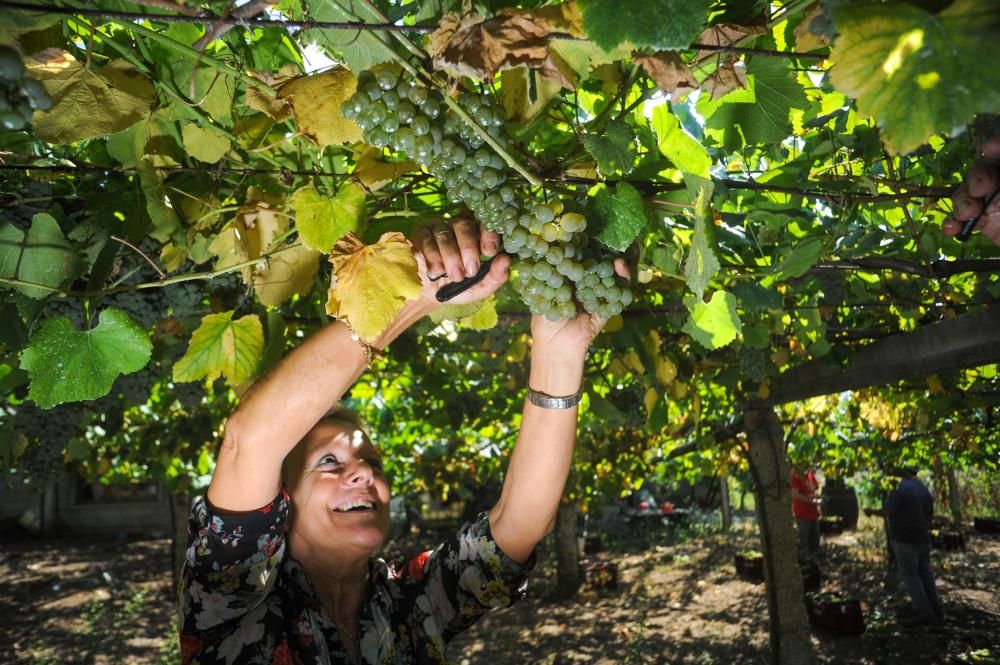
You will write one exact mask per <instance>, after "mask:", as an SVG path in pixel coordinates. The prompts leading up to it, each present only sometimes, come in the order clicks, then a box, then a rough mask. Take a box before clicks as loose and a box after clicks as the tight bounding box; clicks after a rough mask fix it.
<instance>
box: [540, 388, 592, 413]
mask: <svg viewBox="0 0 1000 665" xmlns="http://www.w3.org/2000/svg"><path fill="white" fill-rule="evenodd" d="M582 395H583V388H580V389H579V390H577V391H576V392H575V393H573V394H572V395H566V396H565V397H554V396H552V395H546V394H545V393H540V392H538V391H537V390H532V389H531V388H528V401H529V402H531V403H532V404H534V405H535V406H540V407H541V408H543V409H572V408H573V407H574V406H576V405H577V404H579V403H580V397H581V396H582Z"/></svg>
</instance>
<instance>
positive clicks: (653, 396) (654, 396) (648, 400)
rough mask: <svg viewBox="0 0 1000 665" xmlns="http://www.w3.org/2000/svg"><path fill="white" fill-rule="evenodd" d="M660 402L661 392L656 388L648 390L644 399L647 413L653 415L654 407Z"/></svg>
mask: <svg viewBox="0 0 1000 665" xmlns="http://www.w3.org/2000/svg"><path fill="white" fill-rule="evenodd" d="M659 401H660V392H659V391H658V390H657V389H656V388H647V389H646V394H645V395H643V397H642V402H643V404H645V405H646V413H652V412H653V407H654V406H656V403H657V402H659Z"/></svg>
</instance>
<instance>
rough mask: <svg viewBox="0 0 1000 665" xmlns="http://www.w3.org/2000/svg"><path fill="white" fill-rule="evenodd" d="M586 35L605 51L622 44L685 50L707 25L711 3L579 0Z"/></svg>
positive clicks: (658, 0)
mask: <svg viewBox="0 0 1000 665" xmlns="http://www.w3.org/2000/svg"><path fill="white" fill-rule="evenodd" d="M578 4H579V6H580V10H581V11H582V12H583V25H584V27H585V28H586V30H587V35H588V36H589V37H590V38H591V39H592V40H593V41H594V43H595V44H597V45H598V46H600V47H601V48H602V49H604V50H605V51H611V50H612V49H614V48H615V47H616V46H618V45H619V44H622V43H623V42H630V43H631V44H632V45H633V46H652V47H654V48H658V49H674V50H679V49H685V48H688V47H689V46H690V45H691V42H693V41H694V39H695V37H697V36H698V34H699V33H700V32H701V31H702V29H703V28H704V27H705V23H706V22H707V21H708V8H709V5H710V4H711V3H710V2H709V1H708V0H642V1H641V2H620V1H619V0H579V2H578Z"/></svg>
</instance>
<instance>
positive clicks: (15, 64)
mask: <svg viewBox="0 0 1000 665" xmlns="http://www.w3.org/2000/svg"><path fill="white" fill-rule="evenodd" d="M24 74H25V68H24V62H22V60H21V54H20V53H18V52H17V51H15V50H14V49H12V48H11V47H9V46H0V128H3V129H5V130H8V131H15V132H16V131H18V130H21V129H24V128H25V127H27V126H28V125H29V124H30V123H31V117H32V116H33V115H34V113H35V110H36V109H38V110H40V111H48V110H49V109H50V108H52V99H51V98H50V97H49V95H48V93H46V92H45V88H44V87H42V84H41V83H39V82H38V81H36V80H34V79H29V78H25V77H24Z"/></svg>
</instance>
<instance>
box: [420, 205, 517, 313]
mask: <svg viewBox="0 0 1000 665" xmlns="http://www.w3.org/2000/svg"><path fill="white" fill-rule="evenodd" d="M410 242H411V243H412V244H413V254H414V257H415V258H416V260H417V266H418V269H419V271H420V282H421V284H423V289H424V290H423V295H422V296H421V298H422V299H423V300H424V301H425V302H426V303H427V304H428V306H429V307H431V308H432V309H434V308H437V307H439V306H441V305H442V304H443V303H439V302H438V301H437V298H436V294H437V292H438V290H439V289H440V288H441V287H443V286H445V285H446V284H451V283H454V282H460V281H462V280H463V279H465V278H467V277H472V276H473V275H475V274H476V273H477V272H478V271H479V265H480V258H481V257H482V256H486V257H495V256H496V258H495V259H494V260H493V263H492V265H491V266H490V271H489V273H487V274H486V276H485V277H484V278H483V280H482V281H481V282H479V283H478V284H476V285H475V286H473V287H471V288H469V289H468V290H466V291H464V292H463V293H461V294H459V295H457V296H455V297H454V298H452V299H451V300H449V301H448V303H447V304H450V305H464V304H467V303H471V302H476V301H478V300H482V299H484V298H487V297H489V296H490V295H492V294H493V293H495V292H496V290H497V289H499V288H500V287H501V286H503V285H504V284H505V283H506V282H507V279H508V277H509V276H510V257H509V256H507V255H506V254H504V255H501V256H497V251H498V248H499V247H500V236H498V235H497V234H496V232H495V231H489V230H486V229H483V228H481V227H480V225H479V224H478V223H477V222H475V221H471V220H465V219H462V220H459V221H457V222H454V223H451V224H449V223H447V222H443V221H439V222H435V223H433V224H427V225H420V226H418V227H417V228H416V229H414V231H413V234H412V237H411V238H410Z"/></svg>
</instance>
